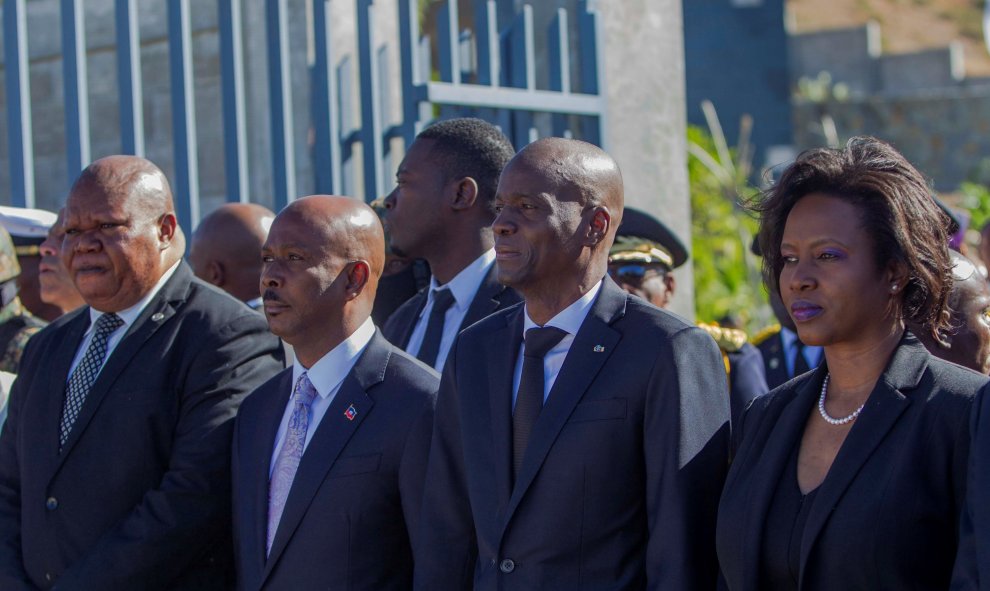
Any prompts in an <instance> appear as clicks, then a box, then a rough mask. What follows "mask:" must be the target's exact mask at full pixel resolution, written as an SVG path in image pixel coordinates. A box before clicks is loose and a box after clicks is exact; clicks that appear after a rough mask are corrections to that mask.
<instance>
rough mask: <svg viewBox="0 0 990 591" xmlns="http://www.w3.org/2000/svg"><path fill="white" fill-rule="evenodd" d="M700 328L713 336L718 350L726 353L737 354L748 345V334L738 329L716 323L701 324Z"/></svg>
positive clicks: (699, 324)
mask: <svg viewBox="0 0 990 591" xmlns="http://www.w3.org/2000/svg"><path fill="white" fill-rule="evenodd" d="M698 328H700V329H701V330H703V331H705V332H707V333H708V334H709V335H711V337H712V338H713V339H715V342H716V343H717V344H718V348H719V349H721V350H723V351H725V352H726V353H735V352H737V351H739V350H740V349H742V348H743V345H745V344H746V333H745V332H743V331H741V330H739V329H737V328H727V327H724V326H719V325H718V324H716V323H714V322H699V323H698Z"/></svg>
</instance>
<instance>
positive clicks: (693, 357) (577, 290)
mask: <svg viewBox="0 0 990 591" xmlns="http://www.w3.org/2000/svg"><path fill="white" fill-rule="evenodd" d="M622 207H623V189H622V177H621V175H620V173H619V169H618V167H617V166H616V163H615V162H614V161H613V160H612V158H610V157H609V156H608V154H606V153H605V152H603V151H602V150H600V149H599V148H597V147H595V146H592V145H591V144H587V143H584V142H579V141H576V140H565V139H559V138H549V139H544V140H540V141H537V142H535V143H533V144H531V145H529V146H528V147H526V148H524V149H523V150H522V151H521V152H520V153H519V154H517V155H516V156H515V157H514V158H513V159H512V161H511V162H510V163H509V164H508V165H507V166H506V168H505V170H504V171H503V172H502V176H501V178H500V180H499V185H498V194H497V195H496V198H495V209H496V211H497V212H498V217H497V218H496V219H495V223H494V226H493V230H494V233H495V253H496V259H495V265H496V269H497V272H498V279H499V281H501V282H502V283H504V284H506V285H508V286H510V287H512V288H513V289H515V290H516V291H517V292H519V293H520V294H521V295H522V296H523V302H524V303H523V304H522V305H519V306H516V307H514V308H509V309H507V310H505V311H503V312H498V313H496V314H493V315H492V316H489V317H488V318H486V319H484V320H482V321H481V322H478V323H477V324H475V325H473V326H471V327H470V328H468V329H467V330H465V331H464V332H462V333H461V334H460V336H459V337H458V339H457V341H456V342H455V344H454V347H453V349H452V351H451V353H450V357H448V359H447V365H446V366H445V368H444V374H443V379H442V383H441V387H440V394H439V396H438V399H437V411H436V412H437V414H436V428H435V431H434V436H433V443H432V448H431V452H430V464H429V468H428V470H427V479H426V482H427V485H426V492H425V500H424V503H423V526H422V528H421V532H422V536H421V540H420V544H419V546H418V550H419V552H418V554H417V563H416V588H418V589H423V590H431V591H432V590H438V589H450V590H463V589H476V590H483V591H495V590H504V591H513V590H520V591H522V590H529V589H546V590H554V589H560V590H564V589H568V590H569V589H614V590H634V589H635V590H641V589H664V590H670V591H684V590H686V589H690V590H692V591H698V590H701V591H705V590H709V589H715V585H716V579H717V576H718V564H717V562H716V559H715V543H714V540H715V536H714V527H715V512H716V508H717V505H718V499H719V493H720V492H721V488H722V483H723V481H724V479H725V473H726V468H727V466H728V419H729V397H728V392H727V386H726V381H725V370H724V368H723V367H722V360H721V356H720V355H719V352H718V348H717V347H716V346H715V343H714V341H713V340H712V339H711V337H709V336H708V335H707V334H706V333H704V332H703V331H702V330H700V329H699V328H697V327H695V326H691V325H689V324H686V323H685V322H684V321H683V320H681V319H680V318H678V317H677V316H675V315H673V314H670V313H668V312H666V311H663V310H660V309H658V308H656V307H654V306H652V305H650V304H648V303H646V302H644V301H643V300H641V299H639V298H637V297H634V296H631V295H629V294H627V293H626V292H625V291H623V290H622V289H621V288H619V287H618V286H617V285H616V284H615V283H614V282H613V281H612V280H611V279H609V278H608V277H607V275H606V270H607V263H608V252H609V247H610V246H611V245H612V242H613V240H614V238H615V233H616V228H617V227H618V226H619V223H620V221H621V218H622Z"/></svg>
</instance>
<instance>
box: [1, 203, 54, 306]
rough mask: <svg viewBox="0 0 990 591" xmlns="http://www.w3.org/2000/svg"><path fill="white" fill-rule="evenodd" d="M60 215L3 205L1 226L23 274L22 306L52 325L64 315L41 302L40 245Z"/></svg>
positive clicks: (19, 285)
mask: <svg viewBox="0 0 990 591" xmlns="http://www.w3.org/2000/svg"><path fill="white" fill-rule="evenodd" d="M57 218H58V216H57V215H56V214H54V213H52V212H50V211H46V210H44V209H31V208H28V207H7V206H0V226H3V228H4V229H5V230H7V233H8V234H10V238H11V240H13V242H14V251H15V252H16V253H17V262H18V264H19V265H20V267H21V274H20V275H19V276H18V278H17V289H18V295H19V297H20V300H21V303H22V304H23V305H24V307H25V308H27V310H28V312H30V313H31V314H33V315H34V316H37V317H38V318H40V319H42V320H45V321H46V322H51V321H52V320H55V319H56V318H58V317H59V316H61V315H62V313H63V310H62V309H61V308H59V307H58V306H56V305H53V304H47V303H45V302H44V301H43V300H42V299H41V284H40V283H39V278H38V276H39V272H40V269H39V265H40V264H41V243H42V242H44V241H45V238H47V237H48V229H49V228H51V227H52V226H53V225H54V224H55V221H56V219H57Z"/></svg>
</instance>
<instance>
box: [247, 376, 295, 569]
mask: <svg viewBox="0 0 990 591" xmlns="http://www.w3.org/2000/svg"><path fill="white" fill-rule="evenodd" d="M291 395H292V368H291V367H289V368H288V369H285V370H283V371H282V373H281V374H280V375H279V379H278V380H277V381H276V382H274V385H273V386H272V390H271V391H269V392H268V393H266V394H265V395H264V396H265V398H264V403H263V404H262V408H261V410H260V411H259V412H258V416H259V417H261V420H262V422H261V424H260V425H259V426H258V429H257V432H256V435H257V436H256V437H254V436H253V437H251V441H249V442H248V445H249V446H250V451H249V452H248V453H245V454H244V457H245V459H248V460H249V461H251V462H252V465H251V466H245V469H246V470H248V471H249V473H250V481H249V484H248V490H250V491H251V494H252V495H253V498H251V499H248V502H247V506H248V507H251V515H253V516H254V523H253V531H254V540H255V544H254V546H255V548H254V552H255V559H256V560H257V562H255V564H265V560H266V556H265V543H266V541H267V539H268V472H269V470H270V469H271V457H272V450H273V449H275V437H276V435H277V434H278V426H279V424H281V422H282V416H283V415H284V414H285V406H286V405H287V404H288V403H289V396H291Z"/></svg>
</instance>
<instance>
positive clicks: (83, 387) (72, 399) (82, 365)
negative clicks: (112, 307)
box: [58, 312, 124, 451]
mask: <svg viewBox="0 0 990 591" xmlns="http://www.w3.org/2000/svg"><path fill="white" fill-rule="evenodd" d="M123 324H124V321H123V320H121V319H120V316H117V315H116V314H114V313H112V312H111V313H109V314H104V315H103V316H100V317H99V319H97V321H96V332H95V333H94V334H93V340H92V341H90V343H89V348H88V349H86V353H85V354H84V355H83V358H82V361H80V362H79V365H77V366H76V369H75V371H73V372H72V375H71V376H70V377H69V383H68V385H67V386H66V388H65V404H64V405H63V407H62V421H61V423H60V424H59V435H58V448H59V451H61V450H62V446H64V445H65V442H66V441H68V439H69V433H71V432H72V424H73V423H75V422H76V417H78V416H79V411H80V410H81V409H82V405H83V402H85V401H86V395H87V394H89V389H90V388H91V387H92V386H93V382H95V381H96V376H98V375H100V369H102V368H103V359H104V358H105V357H106V356H107V341H109V340H110V335H111V334H113V331H115V330H117V329H118V328H120V327H121V325H123Z"/></svg>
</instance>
